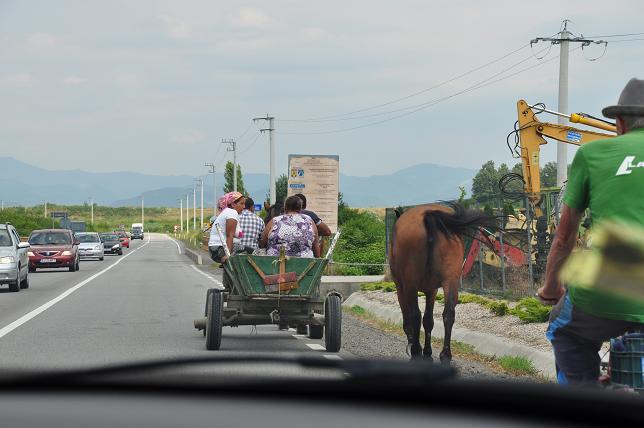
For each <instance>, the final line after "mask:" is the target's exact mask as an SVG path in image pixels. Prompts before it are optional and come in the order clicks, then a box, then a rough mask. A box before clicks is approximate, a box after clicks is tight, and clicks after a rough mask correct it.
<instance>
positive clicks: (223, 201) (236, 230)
mask: <svg viewBox="0 0 644 428" xmlns="http://www.w3.org/2000/svg"><path fill="white" fill-rule="evenodd" d="M244 201H245V198H244V195H242V194H241V193H239V192H229V193H226V194H225V195H223V196H222V197H221V198H219V203H218V204H219V209H220V210H221V212H220V213H219V215H218V216H217V218H216V219H215V221H214V223H213V224H212V227H211V229H210V239H209V240H208V250H209V251H210V258H211V259H212V260H213V261H215V262H219V263H224V262H225V261H226V259H227V257H226V252H225V250H224V247H223V246H224V245H226V246H227V247H228V250H229V251H230V254H236V253H241V252H243V251H244V247H243V246H242V245H241V243H240V241H239V239H240V238H241V237H242V231H241V229H240V227H239V213H241V212H242V210H243V209H244ZM217 225H219V230H220V231H221V235H223V237H224V240H225V242H222V241H221V238H220V235H219V232H218V230H217Z"/></svg>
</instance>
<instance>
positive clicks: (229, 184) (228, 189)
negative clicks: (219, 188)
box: [224, 161, 246, 195]
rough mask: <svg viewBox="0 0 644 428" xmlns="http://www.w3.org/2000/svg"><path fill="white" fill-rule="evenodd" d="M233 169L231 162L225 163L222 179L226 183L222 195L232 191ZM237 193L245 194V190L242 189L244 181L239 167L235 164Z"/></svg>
mask: <svg viewBox="0 0 644 428" xmlns="http://www.w3.org/2000/svg"><path fill="white" fill-rule="evenodd" d="M233 168H234V165H233V163H232V162H230V161H228V162H226V170H225V171H224V179H225V180H226V183H225V184H224V193H228V192H232V191H233V188H234V187H233V184H234V183H233V181H234V180H233ZM237 191H238V192H239V193H241V194H242V195H245V194H246V189H245V188H244V179H243V177H242V172H241V166H239V164H237Z"/></svg>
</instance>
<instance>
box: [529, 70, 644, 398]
mask: <svg viewBox="0 0 644 428" xmlns="http://www.w3.org/2000/svg"><path fill="white" fill-rule="evenodd" d="M603 113H604V116H606V117H609V118H613V119H616V120H617V134H618V137H616V138H613V139H610V140H598V141H593V142H591V143H588V144H584V145H583V146H581V147H580V148H579V150H578V151H577V153H576V154H575V158H574V160H573V162H572V167H571V169H570V177H569V179H568V185H567V189H566V194H565V196H564V209H563V212H562V215H561V221H560V223H559V226H558V227H557V233H556V236H555V239H554V241H553V243H552V247H551V249H550V254H549V255H548V263H547V266H546V283H545V286H543V287H541V288H540V289H539V291H538V292H537V295H538V297H539V298H540V299H541V301H542V302H543V303H544V304H549V305H553V304H556V306H555V308H554V309H553V310H552V312H551V314H550V325H549V326H548V331H547V334H546V336H547V337H548V339H549V340H550V341H551V343H552V347H553V349H554V353H555V364H556V369H557V380H558V382H559V383H561V384H569V383H570V384H586V385H588V384H596V383H597V379H598V377H599V374H600V364H601V362H600V357H599V354H598V352H599V349H600V347H601V345H602V343H603V342H604V341H606V340H608V339H610V338H613V337H616V336H620V335H622V334H624V333H626V332H627V331H629V330H638V329H640V330H641V329H643V328H644V302H641V301H637V300H632V299H625V298H621V297H618V296H617V295H615V294H613V293H606V292H602V291H599V290H597V289H592V288H582V287H578V286H575V284H568V289H567V290H565V289H564V288H563V287H562V284H561V282H560V280H559V273H560V270H561V267H562V265H563V263H564V262H565V261H566V259H567V258H568V256H569V255H570V253H571V251H572V249H573V248H574V247H575V243H576V240H577V232H578V229H579V223H580V221H581V218H582V215H583V213H584V211H585V210H586V208H590V209H591V211H592V215H593V224H601V222H602V221H604V220H617V221H622V222H626V223H630V224H632V225H634V226H639V227H643V226H644V80H638V79H632V80H631V81H630V82H628V84H627V85H626V87H625V88H624V91H623V92H622V94H621V96H620V98H619V104H618V105H615V106H611V107H606V108H605V109H604V110H603ZM609 285H610V284H608V286H609ZM640 285H641V284H640Z"/></svg>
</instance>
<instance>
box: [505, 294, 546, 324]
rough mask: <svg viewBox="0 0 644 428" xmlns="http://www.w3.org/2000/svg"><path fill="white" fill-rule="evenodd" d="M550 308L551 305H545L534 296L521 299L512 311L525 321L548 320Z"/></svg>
mask: <svg viewBox="0 0 644 428" xmlns="http://www.w3.org/2000/svg"><path fill="white" fill-rule="evenodd" d="M550 309H551V308H550V307H547V306H543V305H542V304H541V303H540V302H539V301H538V300H537V299H535V298H534V297H526V298H525V299H521V300H519V303H517V305H516V306H515V307H514V308H512V310H510V313H511V314H512V315H515V316H517V317H518V318H519V319H520V320H521V321H523V322H525V323H534V322H546V321H548V317H549V316H550Z"/></svg>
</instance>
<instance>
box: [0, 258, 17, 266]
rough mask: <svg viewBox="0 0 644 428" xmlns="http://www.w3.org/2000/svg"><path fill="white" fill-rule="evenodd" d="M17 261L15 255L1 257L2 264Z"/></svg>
mask: <svg viewBox="0 0 644 428" xmlns="http://www.w3.org/2000/svg"><path fill="white" fill-rule="evenodd" d="M15 261H16V259H14V258H13V256H4V257H0V265H10V264H12V263H14V262H15Z"/></svg>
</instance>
